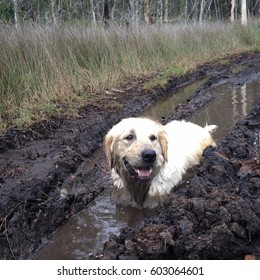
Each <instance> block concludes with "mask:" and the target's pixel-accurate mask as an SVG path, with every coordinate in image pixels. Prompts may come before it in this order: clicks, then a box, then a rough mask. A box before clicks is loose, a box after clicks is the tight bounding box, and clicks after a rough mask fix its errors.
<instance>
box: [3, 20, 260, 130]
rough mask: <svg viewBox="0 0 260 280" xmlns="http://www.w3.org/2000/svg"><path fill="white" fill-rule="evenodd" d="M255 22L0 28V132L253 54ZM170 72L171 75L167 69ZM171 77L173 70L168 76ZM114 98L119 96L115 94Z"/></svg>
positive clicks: (257, 39)
mask: <svg viewBox="0 0 260 280" xmlns="http://www.w3.org/2000/svg"><path fill="white" fill-rule="evenodd" d="M259 33H260V32H259V28H258V26H257V23H251V24H250V25H248V26H247V27H241V25H236V24H229V23H226V24H224V23H215V24H203V25H195V24H178V25H158V26H156V25H155V26H148V27H147V26H139V27H138V28H131V29H129V30H126V29H124V28H120V27H116V26H115V27H111V28H110V29H109V30H104V29H102V28H98V27H96V28H90V27H86V26H79V25H77V26H69V25H64V26H59V27H52V26H39V25H38V26H36V25H27V26H23V27H22V28H21V29H19V30H17V29H15V28H14V27H13V26H9V25H3V24H2V25H0V42H1V44H0V100H1V102H0V130H3V129H5V128H6V127H8V126H11V125H17V126H21V125H28V124H30V123H32V122H34V121H38V120H40V119H43V118H48V117H51V116H57V115H60V114H74V113H76V112H77V109H78V108H79V107H80V106H82V105H83V104H93V103H95V102H96V100H97V98H98V99H100V98H102V99H105V98H106V93H105V92H106V89H109V87H119V86H120V84H122V83H123V82H124V83H125V82H126V81H127V79H130V78H136V77H141V76H144V75H150V74H151V73H158V72H167V71H169V69H182V71H183V69H184V70H185V71H189V70H192V69H194V68H195V67H196V66H197V65H198V63H204V62H209V61H211V60H215V59H217V58H221V57H223V56H224V55H229V54H233V53H238V52H243V51H248V50H252V49H253V50H255V51H259V46H260V34H259ZM170 72H171V71H170ZM173 72H174V71H173ZM118 94H120V93H118Z"/></svg>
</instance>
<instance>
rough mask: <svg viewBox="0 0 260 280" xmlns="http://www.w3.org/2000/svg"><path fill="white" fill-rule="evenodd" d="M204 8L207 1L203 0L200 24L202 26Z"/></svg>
mask: <svg viewBox="0 0 260 280" xmlns="http://www.w3.org/2000/svg"><path fill="white" fill-rule="evenodd" d="M204 6H205V0H202V1H201V3H200V15H199V24H202V22H203V13H204Z"/></svg>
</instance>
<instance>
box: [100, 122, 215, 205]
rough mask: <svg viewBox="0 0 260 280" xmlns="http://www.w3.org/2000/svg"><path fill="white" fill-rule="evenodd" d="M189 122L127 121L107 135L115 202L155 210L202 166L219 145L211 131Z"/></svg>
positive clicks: (210, 128)
mask: <svg viewBox="0 0 260 280" xmlns="http://www.w3.org/2000/svg"><path fill="white" fill-rule="evenodd" d="M215 129H216V126H215V125H210V126H206V127H204V128H202V127H200V126H198V125H196V124H193V123H190V122H185V121H172V122H170V123H168V124H167V125H165V126H163V125H161V124H160V123H158V122H156V121H153V120H150V119H148V118H128V119H123V120H122V121H121V122H119V123H118V124H117V125H115V126H114V127H113V128H112V129H111V130H110V131H109V132H108V133H107V135H106V136H105V139H104V151H105V154H106V157H107V159H108V163H109V165H110V168H111V176H112V179H113V184H114V189H113V192H112V200H113V201H114V202H115V203H117V204H123V205H132V206H135V207H150V208H152V207H155V206H157V205H158V204H160V203H161V202H163V200H164V198H165V195H167V194H168V193H169V192H170V191H171V189H172V188H173V187H174V186H176V185H177V184H178V183H179V182H180V181H181V179H182V176H183V174H184V173H185V172H186V171H187V169H188V168H190V167H192V166H194V165H197V164H199V162H200V160H201V158H202V153H203V150H204V149H205V148H206V147H207V146H210V145H211V146H215V142H214V141H213V139H212V137H211V134H210V132H212V131H214V130H215Z"/></svg>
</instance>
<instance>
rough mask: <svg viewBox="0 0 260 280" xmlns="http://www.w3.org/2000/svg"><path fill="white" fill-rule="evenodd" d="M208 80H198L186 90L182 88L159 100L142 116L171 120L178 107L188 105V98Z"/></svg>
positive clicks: (186, 87)
mask: <svg viewBox="0 0 260 280" xmlns="http://www.w3.org/2000/svg"><path fill="white" fill-rule="evenodd" d="M206 80H207V79H201V80H197V81H195V82H193V83H191V84H189V85H187V86H185V87H184V88H181V89H180V90H178V91H177V92H176V93H175V94H172V95H171V96H167V97H166V98H163V99H161V100H159V101H158V102H157V103H156V104H155V105H152V106H150V107H148V108H147V109H146V110H144V111H143V113H142V116H143V117H150V118H153V119H156V120H160V119H162V118H165V119H168V118H170V117H171V116H172V115H173V113H174V112H175V108H176V106H177V105H178V104H185V103H187V98H189V97H190V95H191V94H192V93H193V92H195V91H196V90H197V89H198V88H199V86H201V85H202V84H203V83H204V82H205V81H206Z"/></svg>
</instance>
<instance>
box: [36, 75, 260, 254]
mask: <svg viewBox="0 0 260 280" xmlns="http://www.w3.org/2000/svg"><path fill="white" fill-rule="evenodd" d="M202 83H203V80H201V81H197V82H195V83H192V84H190V85H188V86H186V87H185V88H184V89H181V90H180V91H179V92H178V93H176V94H173V95H172V96H171V97H168V98H167V99H164V100H162V101H160V102H158V103H157V104H155V105H153V106H151V107H150V108H148V109H147V110H145V111H144V113H143V114H142V115H143V116H151V117H153V118H156V119H160V118H162V117H165V118H168V117H170V116H172V114H173V112H174V111H175V109H174V108H175V107H176V105H177V104H179V103H186V99H187V98H188V97H189V96H190V94H192V92H194V91H195V90H196V89H197V88H198V87H199V86H200V85H201V84H202ZM214 91H215V92H216V93H217V98H216V99H215V100H214V101H212V102H211V103H209V104H208V105H207V106H206V107H205V108H204V109H202V110H200V112H198V113H197V114H195V115H193V116H192V117H191V118H190V119H189V120H190V121H192V122H194V123H197V124H199V125H202V126H203V125H205V124H206V123H208V124H216V125H218V127H219V128H218V130H217V131H216V132H215V134H214V138H215V139H216V140H220V139H222V138H223V137H224V136H225V135H227V134H228V132H229V131H230V129H231V128H232V126H233V125H234V124H235V123H236V122H237V121H238V120H240V119H241V118H243V117H244V116H246V115H247V114H248V113H249V112H250V111H251V109H252V107H253V105H254V104H255V103H256V102H257V100H258V99H259V98H260V79H257V80H254V81H251V82H249V83H247V84H245V85H243V86H242V87H240V88H237V89H230V88H229V87H228V84H225V85H221V86H219V87H217V88H215V89H214ZM259 138H260V132H258V133H257V137H256V143H255V145H256V148H257V149H258V151H259V146H260V144H259V141H260V139H259ZM100 160H104V158H103V153H101V152H100V151H99V152H98V153H97V154H96V156H95V159H94V161H93V162H94V163H96V162H99V161H100ZM93 162H92V161H90V162H89V163H86V164H85V165H86V166H85V167H84V170H85V172H87V171H89V170H90V169H91V165H92V164H93ZM83 180H84V177H83ZM110 191H111V189H110V188H108V189H106V191H105V192H103V193H102V194H101V195H100V196H99V197H98V198H97V199H96V200H95V201H94V202H93V203H91V204H90V205H88V207H87V208H86V209H85V210H83V211H81V212H80V213H79V214H77V215H75V216H74V217H72V218H71V219H70V220H69V221H68V222H67V223H66V224H64V225H63V226H61V227H60V228H59V229H58V231H56V232H55V233H54V234H53V236H52V238H51V241H50V242H49V243H48V244H46V245H45V246H43V247H42V248H41V249H40V250H39V251H38V252H37V253H36V255H35V256H34V259H87V258H88V257H89V255H90V254H94V255H95V254H96V253H97V252H98V251H100V250H102V248H103V244H104V243H105V242H106V241H107V240H108V237H109V234H110V233H114V234H118V233H119V231H120V228H122V227H124V226H134V225H135V224H136V223H137V222H138V221H140V220H141V219H143V218H145V217H147V216H153V215H155V214H156V210H145V209H144V210H140V209H133V208H131V207H127V208H125V207H115V206H114V205H113V204H112V203H111V202H110V197H109V195H110Z"/></svg>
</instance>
